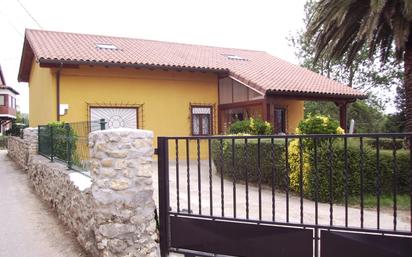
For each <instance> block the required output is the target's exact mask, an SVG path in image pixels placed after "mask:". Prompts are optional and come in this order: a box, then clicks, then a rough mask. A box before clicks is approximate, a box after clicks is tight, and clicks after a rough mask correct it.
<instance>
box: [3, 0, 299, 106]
mask: <svg viewBox="0 0 412 257" xmlns="http://www.w3.org/2000/svg"><path fill="white" fill-rule="evenodd" d="M20 3H21V5H20ZM304 3H305V0H289V1H273V0H267V1H264V0H254V1H240V0H208V1H197V0H174V1H171V0H164V1H162V0H150V1H149V0H146V1H140V0H117V1H109V0H82V1H80V0H70V1H57V0H36V1H34V0H0V32H1V34H0V35H1V36H0V65H1V66H2V69H3V72H4V75H5V78H6V82H7V84H8V85H9V86H13V87H15V88H16V89H17V90H18V91H20V92H21V97H20V99H19V105H20V108H21V110H22V111H23V112H28V86H27V84H26V83H18V82H17V73H18V68H19V64H20V56H21V49H22V45H23V37H24V29H25V28H40V27H39V25H37V24H36V21H37V23H38V24H40V26H41V28H43V29H45V30H55V31H67V32H81V33H90V34H101V35H113V36H126V37H135V38H143V39H154V40H165V41H172V42H182V43H193V44H203V45H212V46H222V47H233V48H246V49H254V50H263V51H267V52H269V53H271V54H272V55H275V56H278V57H280V58H283V59H286V60H288V61H290V62H293V63H297V60H296V58H295V57H294V50H293V48H292V47H290V46H289V42H288V41H287V39H286V37H287V36H288V35H289V34H290V33H292V32H294V31H296V30H297V29H298V28H300V27H302V24H303V22H302V19H303V5H304ZM24 8H25V9H26V10H27V11H28V12H29V13H30V15H31V16H32V17H33V18H34V20H35V21H34V20H33V19H32V18H31V17H30V15H29V14H28V13H27V12H26V11H25V9H24Z"/></svg>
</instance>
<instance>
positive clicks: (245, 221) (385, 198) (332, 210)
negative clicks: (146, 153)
mask: <svg viewBox="0 0 412 257" xmlns="http://www.w3.org/2000/svg"><path fill="white" fill-rule="evenodd" d="M411 142H412V134H355V135H288V136H241V137H239V136H212V137H159V138H158V149H157V154H158V176H159V177H158V181H159V221H160V249H161V254H162V256H167V255H168V254H169V253H170V252H176V253H182V254H185V255H187V256H219V255H226V256H253V257H259V256H288V257H294V256H296V257H305V256H308V257H309V256H310V257H312V256H315V257H319V256H320V257H340V256H345V257H346V256H351V257H357V256H359V257H365V256H374V257H386V256H388V257H389V256H391V257H393V256H412V221H411V213H412V207H411V206H412V204H411V202H412V197H411V195H412V165H411V152H410V150H408V146H409V145H412V144H411Z"/></svg>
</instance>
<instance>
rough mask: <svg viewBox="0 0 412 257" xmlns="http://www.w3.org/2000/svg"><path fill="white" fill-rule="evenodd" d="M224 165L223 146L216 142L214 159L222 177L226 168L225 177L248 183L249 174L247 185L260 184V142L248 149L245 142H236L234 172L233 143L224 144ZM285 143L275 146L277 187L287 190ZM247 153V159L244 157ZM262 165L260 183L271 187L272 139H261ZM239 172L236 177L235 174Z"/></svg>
mask: <svg viewBox="0 0 412 257" xmlns="http://www.w3.org/2000/svg"><path fill="white" fill-rule="evenodd" d="M222 142H223V165H222V160H221V149H222V146H221V142H220V140H213V142H212V156H213V162H214V164H215V167H216V169H217V171H218V172H219V173H220V172H221V171H222V167H223V174H224V175H225V176H226V177H228V178H231V179H233V175H235V178H236V179H237V180H242V181H245V179H246V174H248V181H249V182H251V183H258V182H259V172H258V142H257V139H249V140H248V143H247V145H245V143H244V139H240V140H236V141H235V147H234V149H235V169H233V165H232V164H233V162H232V152H233V151H232V149H233V147H232V140H229V139H228V140H223V141H222ZM284 146H285V143H284V140H283V141H279V140H276V141H274V144H273V150H274V152H275V155H274V157H275V158H274V160H275V161H274V162H275V166H274V167H275V185H276V187H278V188H284V187H285V186H286V183H285V182H286V176H285V167H286V164H285V147H284ZM245 150H246V154H247V156H246V157H245ZM260 163H261V166H260V167H261V169H260V170H261V176H260V178H261V183H265V184H272V166H273V165H272V164H273V162H272V144H271V142H270V139H262V140H261V142H260ZM234 170H235V171H236V173H235V174H234V173H233V171H234Z"/></svg>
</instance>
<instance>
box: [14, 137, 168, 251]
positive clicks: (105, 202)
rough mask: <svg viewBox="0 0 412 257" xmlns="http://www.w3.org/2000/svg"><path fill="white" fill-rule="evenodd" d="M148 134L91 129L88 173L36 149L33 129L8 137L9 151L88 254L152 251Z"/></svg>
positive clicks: (154, 236)
mask: <svg viewBox="0 0 412 257" xmlns="http://www.w3.org/2000/svg"><path fill="white" fill-rule="evenodd" d="M152 140H153V133H152V132H150V131H142V130H134V129H119V130H107V131H96V132H93V133H91V134H90V137H89V141H90V150H91V152H90V155H91V159H92V170H91V179H90V178H87V177H85V176H83V175H81V174H79V173H77V172H73V171H71V170H67V167H66V165H63V164H60V163H57V162H54V163H52V162H50V160H48V159H47V158H44V157H42V156H40V155H37V153H36V152H37V129H25V130H24V139H20V138H15V137H11V138H10V139H9V143H8V149H9V152H8V155H9V156H10V158H11V159H13V160H15V161H16V163H18V165H19V166H21V167H22V168H23V169H25V170H26V171H27V173H28V176H29V178H30V181H31V183H32V184H33V186H34V188H35V190H36V192H37V193H38V195H39V196H40V197H41V198H42V199H43V200H45V201H46V202H47V203H48V204H50V206H51V207H52V208H53V209H55V210H56V212H57V215H58V217H59V219H60V220H61V221H62V222H63V223H64V224H65V225H66V226H67V227H68V228H69V229H70V230H71V231H72V232H73V233H74V234H75V235H76V237H77V240H78V241H79V243H80V245H81V246H82V247H83V248H84V249H85V250H86V251H87V252H89V253H90V254H91V255H92V256H96V257H97V256H105V257H117V256H119V257H120V256H129V257H137V256H153V257H156V256H160V254H159V250H158V244H157V243H156V240H157V234H156V223H155V220H154V209H155V203H154V200H153V186H152V178H151V172H152V171H151V162H152V155H153V147H152ZM79 180H83V181H80V182H79ZM84 182H86V183H84ZM87 183H88V184H89V185H87ZM85 184H86V185H87V186H84V185H85Z"/></svg>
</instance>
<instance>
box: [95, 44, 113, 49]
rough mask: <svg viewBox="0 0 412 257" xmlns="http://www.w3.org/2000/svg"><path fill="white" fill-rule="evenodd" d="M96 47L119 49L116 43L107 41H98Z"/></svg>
mask: <svg viewBox="0 0 412 257" xmlns="http://www.w3.org/2000/svg"><path fill="white" fill-rule="evenodd" d="M96 48H98V49H109V50H117V47H116V46H115V45H113V44H107V43H97V44H96Z"/></svg>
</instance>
